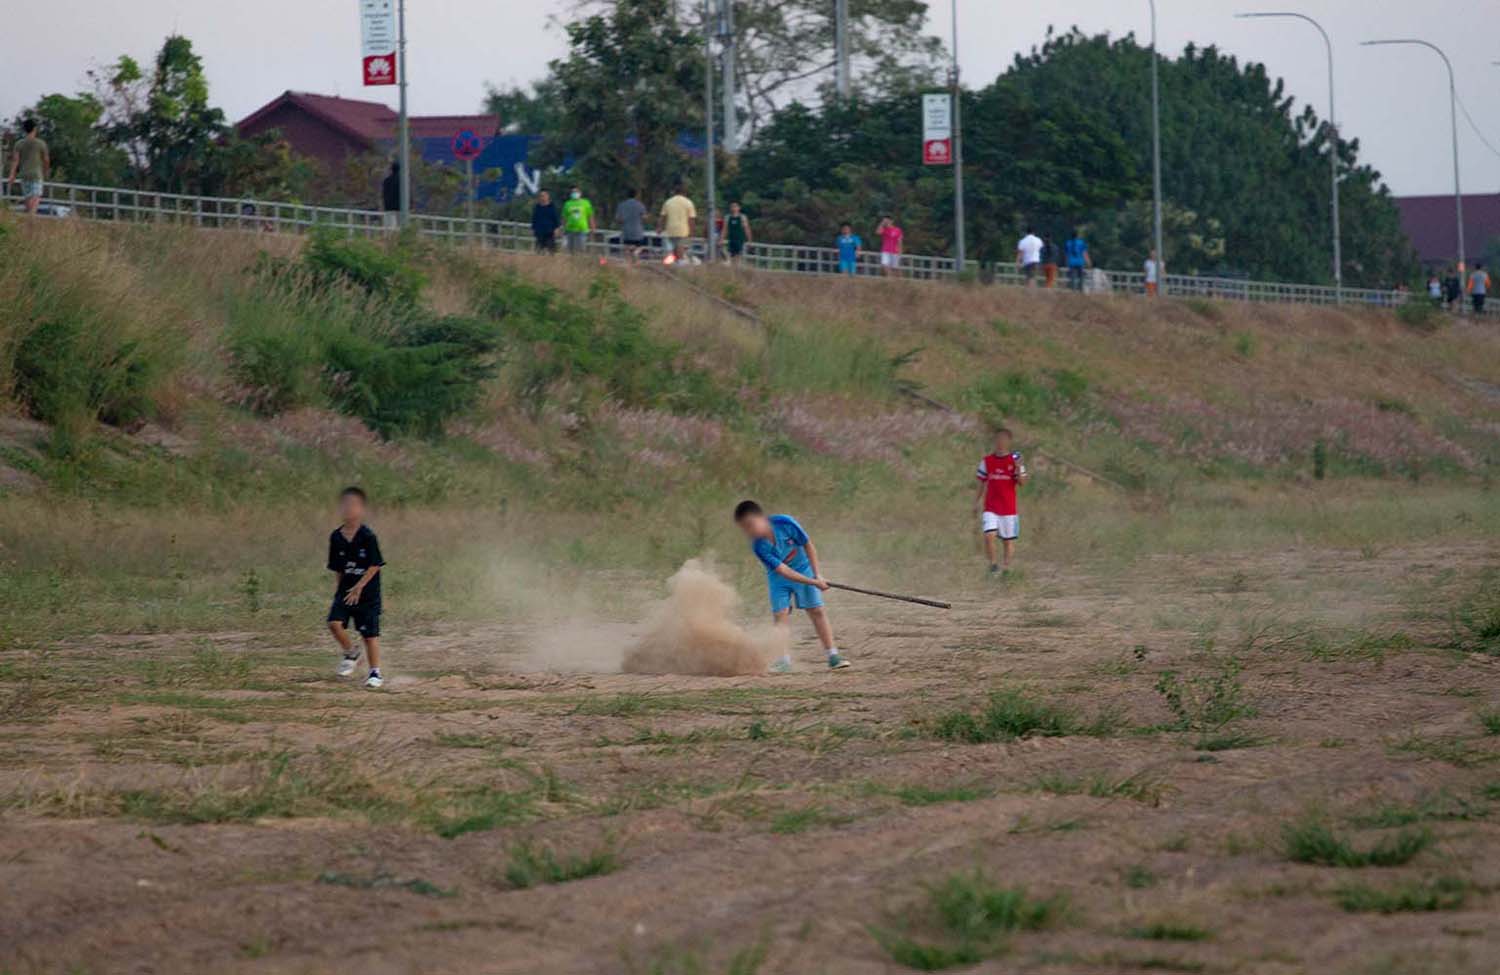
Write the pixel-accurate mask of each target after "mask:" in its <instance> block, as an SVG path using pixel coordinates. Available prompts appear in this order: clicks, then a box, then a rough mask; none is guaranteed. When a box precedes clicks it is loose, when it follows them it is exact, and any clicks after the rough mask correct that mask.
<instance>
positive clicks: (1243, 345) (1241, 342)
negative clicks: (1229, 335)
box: [1234, 332, 1260, 359]
mask: <svg viewBox="0 0 1500 975" xmlns="http://www.w3.org/2000/svg"><path fill="white" fill-rule="evenodd" d="M1259 347H1260V340H1259V339H1257V338H1256V337H1255V333H1254V332H1235V333H1234V354H1235V355H1237V356H1239V357H1240V358H1241V359H1253V358H1255V350H1256V349H1258V348H1259Z"/></svg>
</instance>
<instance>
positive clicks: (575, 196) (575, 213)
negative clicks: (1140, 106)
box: [562, 186, 598, 255]
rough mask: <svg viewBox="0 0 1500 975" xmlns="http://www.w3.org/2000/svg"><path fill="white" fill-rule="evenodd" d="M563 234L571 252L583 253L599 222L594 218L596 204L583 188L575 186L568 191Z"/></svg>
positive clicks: (563, 209) (563, 211)
mask: <svg viewBox="0 0 1500 975" xmlns="http://www.w3.org/2000/svg"><path fill="white" fill-rule="evenodd" d="M562 222H563V235H564V237H565V238H566V239H567V242H568V253H569V254H574V255H577V254H582V253H583V252H584V250H585V249H586V248H587V247H588V242H589V234H590V233H592V232H593V231H594V230H595V229H596V228H597V227H598V224H597V222H596V221H595V220H594V204H593V202H592V201H591V200H589V198H588V197H586V196H584V195H583V188H582V187H580V186H575V187H573V188H572V189H571V190H569V191H568V199H567V202H565V203H564V204H563V206H562Z"/></svg>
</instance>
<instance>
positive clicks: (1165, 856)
mask: <svg viewBox="0 0 1500 975" xmlns="http://www.w3.org/2000/svg"><path fill="white" fill-rule="evenodd" d="M1493 562H1494V553H1493V552H1492V551H1491V550H1490V548H1489V547H1488V546H1487V545H1480V544H1474V545H1468V546H1432V547H1427V548H1421V549H1417V550H1415V551H1405V552H1397V551H1394V550H1392V551H1391V552H1389V553H1381V552H1365V553H1359V552H1348V551H1331V550H1321V551H1320V550H1307V549H1292V550H1288V551H1285V552H1279V553H1271V554H1264V555H1256V556H1249V557H1246V556H1228V555H1226V556H1223V557H1219V558H1179V557H1165V556H1163V557H1156V558H1152V559H1147V560H1143V561H1141V562H1138V563H1136V564H1135V565H1134V566H1132V567H1131V568H1130V569H1129V570H1128V571H1124V572H1122V571H1118V570H1114V571H1105V570H1102V569H1101V570H1094V571H1091V570H1090V569H1088V568H1087V567H1064V566H1054V565H1047V564H1045V563H1036V564H1031V565H1027V566H1026V567H1025V570H1024V572H1025V575H1024V577H1023V578H1021V579H1019V580H1016V581H1012V582H1009V583H998V582H991V581H990V580H987V579H981V578H980V577H979V576H978V575H977V574H976V576H975V578H974V580H973V581H972V583H971V584H969V585H968V586H967V587H966V588H964V589H963V591H961V592H958V593H955V594H951V595H953V596H954V597H955V598H956V600H957V602H956V605H955V608H954V609H953V611H951V612H948V613H943V612H938V611H933V610H924V609H919V608H914V607H908V606H901V605H897V604H889V603H879V602H875V601H871V600H866V599H862V598H860V597H854V596H847V595H840V596H839V597H838V598H836V599H834V600H831V602H830V605H831V607H832V615H833V619H834V622H835V624H836V626H838V627H839V629H840V642H841V644H842V645H844V646H845V647H847V648H848V653H849V655H850V657H851V659H852V660H853V663H854V667H853V668H852V669H850V670H847V671H843V672H839V673H827V672H823V671H822V670H820V668H819V660H818V650H817V647H816V645H815V643H814V642H813V641H812V639H811V633H810V628H808V627H807V626H806V625H805V622H802V623H799V628H798V631H797V634H798V639H797V642H796V644H795V653H796V656H797V659H798V672H797V673H795V674H793V675H790V676H785V677H774V678H773V677H738V678H725V679H712V678H682V677H671V676H639V675H621V674H590V673H556V672H547V671H546V670H545V669H543V668H545V666H546V664H545V659H543V660H541V661H539V659H538V651H537V648H538V647H539V646H540V645H542V644H543V643H544V642H545V639H546V635H545V634H542V633H539V632H537V630H536V628H535V627H532V626H522V625H501V624H496V625H493V626H490V627H486V628H482V629H478V630H475V629H466V630H463V631H452V632H438V633H427V634H400V633H392V634H390V639H389V640H388V654H389V662H388V664H389V665H388V671H389V673H390V674H391V675H392V677H393V679H392V681H391V683H390V684H389V686H388V687H387V688H386V689H385V690H383V691H381V692H367V691H364V690H362V689H361V688H360V687H359V686H358V685H357V684H355V683H351V682H348V681H340V680H338V679H337V678H335V677H334V676H333V675H332V664H333V657H332V655H331V654H330V653H328V652H327V651H326V649H325V647H324V642H323V641H322V640H319V639H317V638H316V634H312V633H310V634H309V639H308V641H307V642H306V643H304V644H299V645H296V646H292V645H285V646H267V645H266V644H265V642H264V641H263V640H261V639H257V638H254V637H251V636H249V635H247V634H234V633H219V634H213V635H211V636H210V637H207V638H205V637H204V636H202V635H194V634H180V635H165V636H162V635H155V636H131V637H100V638H97V639H94V640H90V641H86V642H81V643H74V644H68V645H65V646H62V647H59V648H57V649H55V650H50V651H48V652H46V653H45V654H30V655H28V656H27V658H26V659H25V660H21V661H11V662H10V663H8V664H7V669H0V821H3V826H4V828H3V829H0V973H5V975H22V973H26V975H30V973H54V972H55V973H63V972H70V973H93V975H99V973H113V972H129V973H148V972H149V973H175V972H181V973H195V975H198V973H207V972H214V973H218V972H226V973H241V972H243V973H251V972H254V973H271V972H275V973H318V972H359V973H362V975H386V973H391V975H396V973H465V975H469V973H473V975H511V973H515V975H522V973H526V975H530V973H580V975H588V973H601V975H602V973H616V972H619V973H662V975H678V973H680V975H690V973H704V975H707V973H731V975H751V973H754V972H760V973H763V975H764V973H788V975H806V973H827V975H877V973H887V972H899V971H906V970H908V969H907V968H905V967H903V966H902V965H900V964H898V963H897V962H896V961H895V960H893V957H892V955H891V953H890V952H889V951H888V950H887V948H886V947H885V946H884V945H883V943H882V940H881V939H882V938H888V937H889V936H891V934H892V933H904V934H908V935H910V936H911V937H912V938H915V939H918V940H922V941H929V942H934V943H940V942H943V940H944V939H945V938H947V937H948V934H947V933H946V932H945V931H944V930H943V929H942V928H941V927H940V926H938V925H937V922H936V921H934V920H933V918H932V917H931V916H930V915H929V910H928V906H927V905H928V901H929V894H928V891H929V889H930V888H931V887H932V885H935V884H939V883H941V882H942V881H943V880H944V879H945V878H948V877H950V876H952V875H955V874H958V875H962V876H972V875H973V874H974V871H976V870H979V871H981V872H982V873H983V875H984V876H985V877H986V878H988V880H989V881H990V882H992V883H993V884H994V885H996V886H1000V887H1024V888H1025V889H1026V890H1027V892H1028V893H1029V894H1030V895H1033V896H1035V897H1047V896H1052V895H1059V894H1060V895H1065V896H1066V899H1067V906H1066V909H1065V910H1063V911H1062V912H1061V913H1060V914H1059V916H1057V917H1055V918H1054V919H1053V920H1052V921H1051V923H1048V924H1046V925H1045V926H1041V927H1039V929H1037V930H1021V931H1017V932H1014V933H1011V934H1009V935H1008V936H1007V937H1006V938H1005V939H1004V944H1003V945H1001V944H1000V943H999V942H998V941H997V942H996V943H994V944H991V945H989V946H987V948H986V951H985V954H987V955H989V956H990V957H988V958H987V959H986V960H984V961H982V962H981V963H979V964H978V965H977V966H972V969H971V970H974V971H982V972H1045V973H1058V975H1061V973H1074V972H1076V973H1113V972H1121V973H1125V972H1132V973H1133V972H1209V973H1219V972H1225V973H1229V972H1233V973H1268V975H1269V973H1319V975H1342V973H1351V975H1352V973H1370V975H1374V973H1391V975H1398V973H1399V975H1406V973H1428V972H1430V973H1443V975H1464V973H1476V975H1478V973H1493V972H1496V971H1500V920H1497V918H1500V911H1497V907H1500V735H1496V734H1493V733H1491V734H1486V730H1485V728H1486V724H1487V723H1488V722H1487V721H1486V716H1487V715H1491V714H1493V712H1494V709H1495V708H1496V707H1497V706H1500V659H1497V658H1495V657H1492V656H1486V655H1483V654H1474V653H1463V652H1458V651H1455V650H1451V649H1442V647H1443V645H1444V643H1445V641H1446V640H1447V639H1448V636H1449V629H1450V626H1451V624H1450V622H1449V621H1448V612H1449V607H1450V606H1451V605H1452V604H1453V602H1454V601H1455V600H1457V599H1459V598H1460V597H1461V594H1462V593H1465V592H1472V590H1473V586H1474V585H1475V584H1476V580H1478V579H1479V578H1480V576H1479V573H1480V571H1481V570H1483V569H1485V568H1487V567H1489V566H1491V565H1492V564H1493ZM932 595H942V594H940V593H933V594H932ZM758 608H759V606H758V604H757V605H756V606H755V607H753V609H756V610H758ZM745 612H746V613H747V615H748V614H750V613H751V610H750V609H747V610H746V611H745ZM600 634H606V635H607V638H608V639H609V640H613V641H624V640H627V639H628V638H629V626H628V622H624V621H622V622H621V623H619V624H617V625H612V626H605V627H601V628H600V629H599V630H597V631H595V632H594V635H593V636H589V637H586V636H584V635H580V636H579V639H580V640H585V639H594V640H597V639H600ZM1173 675H1175V676H1173ZM1173 688H1175V689H1176V692H1175V696H1174V693H1173ZM1003 690H1012V691H1017V692H1019V693H1021V694H1022V695H1024V696H1025V698H1026V699H1027V700H1032V701H1036V702H1042V703H1044V704H1046V705H1050V706H1052V707H1054V708H1055V709H1057V710H1058V711H1059V712H1060V713H1064V714H1066V715H1070V716H1072V718H1073V719H1074V720H1073V722H1072V725H1071V726H1070V727H1069V728H1064V729H1060V730H1061V731H1062V732H1063V733H1059V734H1055V735H1049V734H1030V735H1027V736H1024V737H1021V738H1019V739H1013V740H1003V736H1001V737H1002V740H997V741H990V742H971V741H966V740H953V739H952V738H945V737H943V736H942V733H941V728H942V727H943V721H942V719H943V716H944V715H947V714H950V713H952V712H955V711H961V710H970V711H974V712H976V713H977V712H978V711H979V709H981V708H982V707H984V706H985V702H986V697H987V695H988V694H990V693H991V692H995V691H1003ZM1174 703H1175V707H1174ZM1055 730H1057V729H1055ZM1313 819H1317V820H1318V821H1321V822H1325V823H1327V824H1330V828H1331V829H1333V830H1334V831H1335V832H1336V833H1338V834H1339V835H1340V836H1343V837H1346V838H1347V839H1348V841H1349V842H1350V843H1351V844H1352V846H1353V847H1354V848H1357V849H1361V850H1363V849H1369V848H1373V847H1376V846H1378V845H1380V844H1381V843H1383V842H1385V841H1386V840H1390V839H1393V838H1394V837H1396V836H1397V835H1398V834H1402V833H1403V832H1405V833H1408V834H1410V835H1414V836H1425V837H1427V838H1428V839H1427V840H1424V841H1423V842H1422V843H1421V844H1420V845H1421V847H1422V848H1421V849H1420V850H1419V851H1418V852H1417V853H1416V854H1415V856H1414V857H1412V858H1411V859H1409V861H1408V862H1406V863H1404V864H1401V865H1396V866H1386V867H1380V866H1367V867H1363V868H1353V867H1341V866H1327V865H1320V864H1317V863H1302V862H1294V861H1293V859H1291V858H1290V857H1289V855H1288V846H1287V844H1288V840H1287V837H1286V830H1287V829H1288V827H1289V826H1291V825H1293V824H1296V823H1301V822H1311V821H1312V820H1313ZM522 844H530V846H529V849H532V850H551V851H555V853H556V854H557V856H558V857H560V858H562V859H563V860H564V861H566V860H568V858H570V857H584V856H587V855H588V854H590V853H600V852H603V853H607V854H609V855H610V856H612V857H613V859H614V861H615V863H614V866H615V869H613V870H612V871H605V870H603V869H601V870H599V871H598V875H595V876H588V877H585V878H583V879H575V880H571V881H570V882H563V883H540V884H537V885H535V886H530V887H524V888H523V887H518V886H517V880H516V877H515V876H513V875H512V876H508V870H507V868H508V867H511V866H513V865H514V864H515V862H516V859H517V855H518V854H517V851H518V850H519V849H523V848H526V847H523V846H522ZM579 872H587V871H582V870H580V871H579ZM511 873H512V874H513V873H514V871H511ZM1439 882H1442V883H1448V884H1450V885H1452V886H1453V888H1454V889H1461V890H1462V891H1463V894H1462V896H1461V897H1459V898H1457V899H1456V901H1452V902H1444V903H1442V904H1440V905H1436V906H1439V907H1441V908H1443V909H1433V910H1416V909H1411V908H1410V905H1408V907H1407V908H1406V909H1393V910H1392V911H1391V912H1390V913H1381V912H1379V911H1354V910H1346V909H1345V907H1344V906H1341V902H1342V900H1343V899H1345V898H1346V895H1347V892H1348V890H1349V889H1350V888H1351V885H1352V886H1355V887H1359V888H1361V889H1363V888H1370V889H1372V890H1375V891H1377V892H1379V891H1385V892H1391V891H1398V890H1402V889H1425V888H1424V885H1429V884H1432V883H1439ZM1426 906H1434V905H1426Z"/></svg>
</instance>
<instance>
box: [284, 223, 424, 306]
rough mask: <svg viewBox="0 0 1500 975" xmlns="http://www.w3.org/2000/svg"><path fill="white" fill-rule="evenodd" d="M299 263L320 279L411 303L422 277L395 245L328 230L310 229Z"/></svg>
mask: <svg viewBox="0 0 1500 975" xmlns="http://www.w3.org/2000/svg"><path fill="white" fill-rule="evenodd" d="M302 266H303V267H304V268H306V269H307V270H308V271H310V272H311V273H312V274H313V275H315V276H316V277H317V278H318V279H319V280H320V281H324V282H341V283H349V284H352V285H354V286H355V287H358V288H359V289H361V290H362V291H364V292H365V294H367V295H369V296H371V297H373V298H380V299H384V300H388V301H393V302H396V303H398V304H401V305H415V304H416V303H417V299H418V298H419V297H420V296H421V294H422V288H423V286H424V285H425V284H426V279H425V277H424V276H423V274H422V272H421V271H419V270H418V269H417V268H416V267H415V266H414V265H413V263H412V262H411V261H410V260H409V258H408V256H407V255H406V254H405V253H404V252H403V251H402V250H401V249H400V248H399V247H393V246H390V245H387V244H382V243H378V242H375V241H371V240H365V239H363V238H357V237H341V236H339V235H338V234H337V233H336V232H334V231H330V230H317V231H314V232H313V233H312V235H311V237H310V238H309V239H308V243H307V249H306V250H305V251H304V252H303V255H302Z"/></svg>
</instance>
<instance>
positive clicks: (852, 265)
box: [839, 261, 859, 274]
mask: <svg viewBox="0 0 1500 975" xmlns="http://www.w3.org/2000/svg"><path fill="white" fill-rule="evenodd" d="M858 269H859V265H858V264H857V263H856V262H854V261H839V273H840V274H853V273H855V271H857V270H858Z"/></svg>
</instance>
